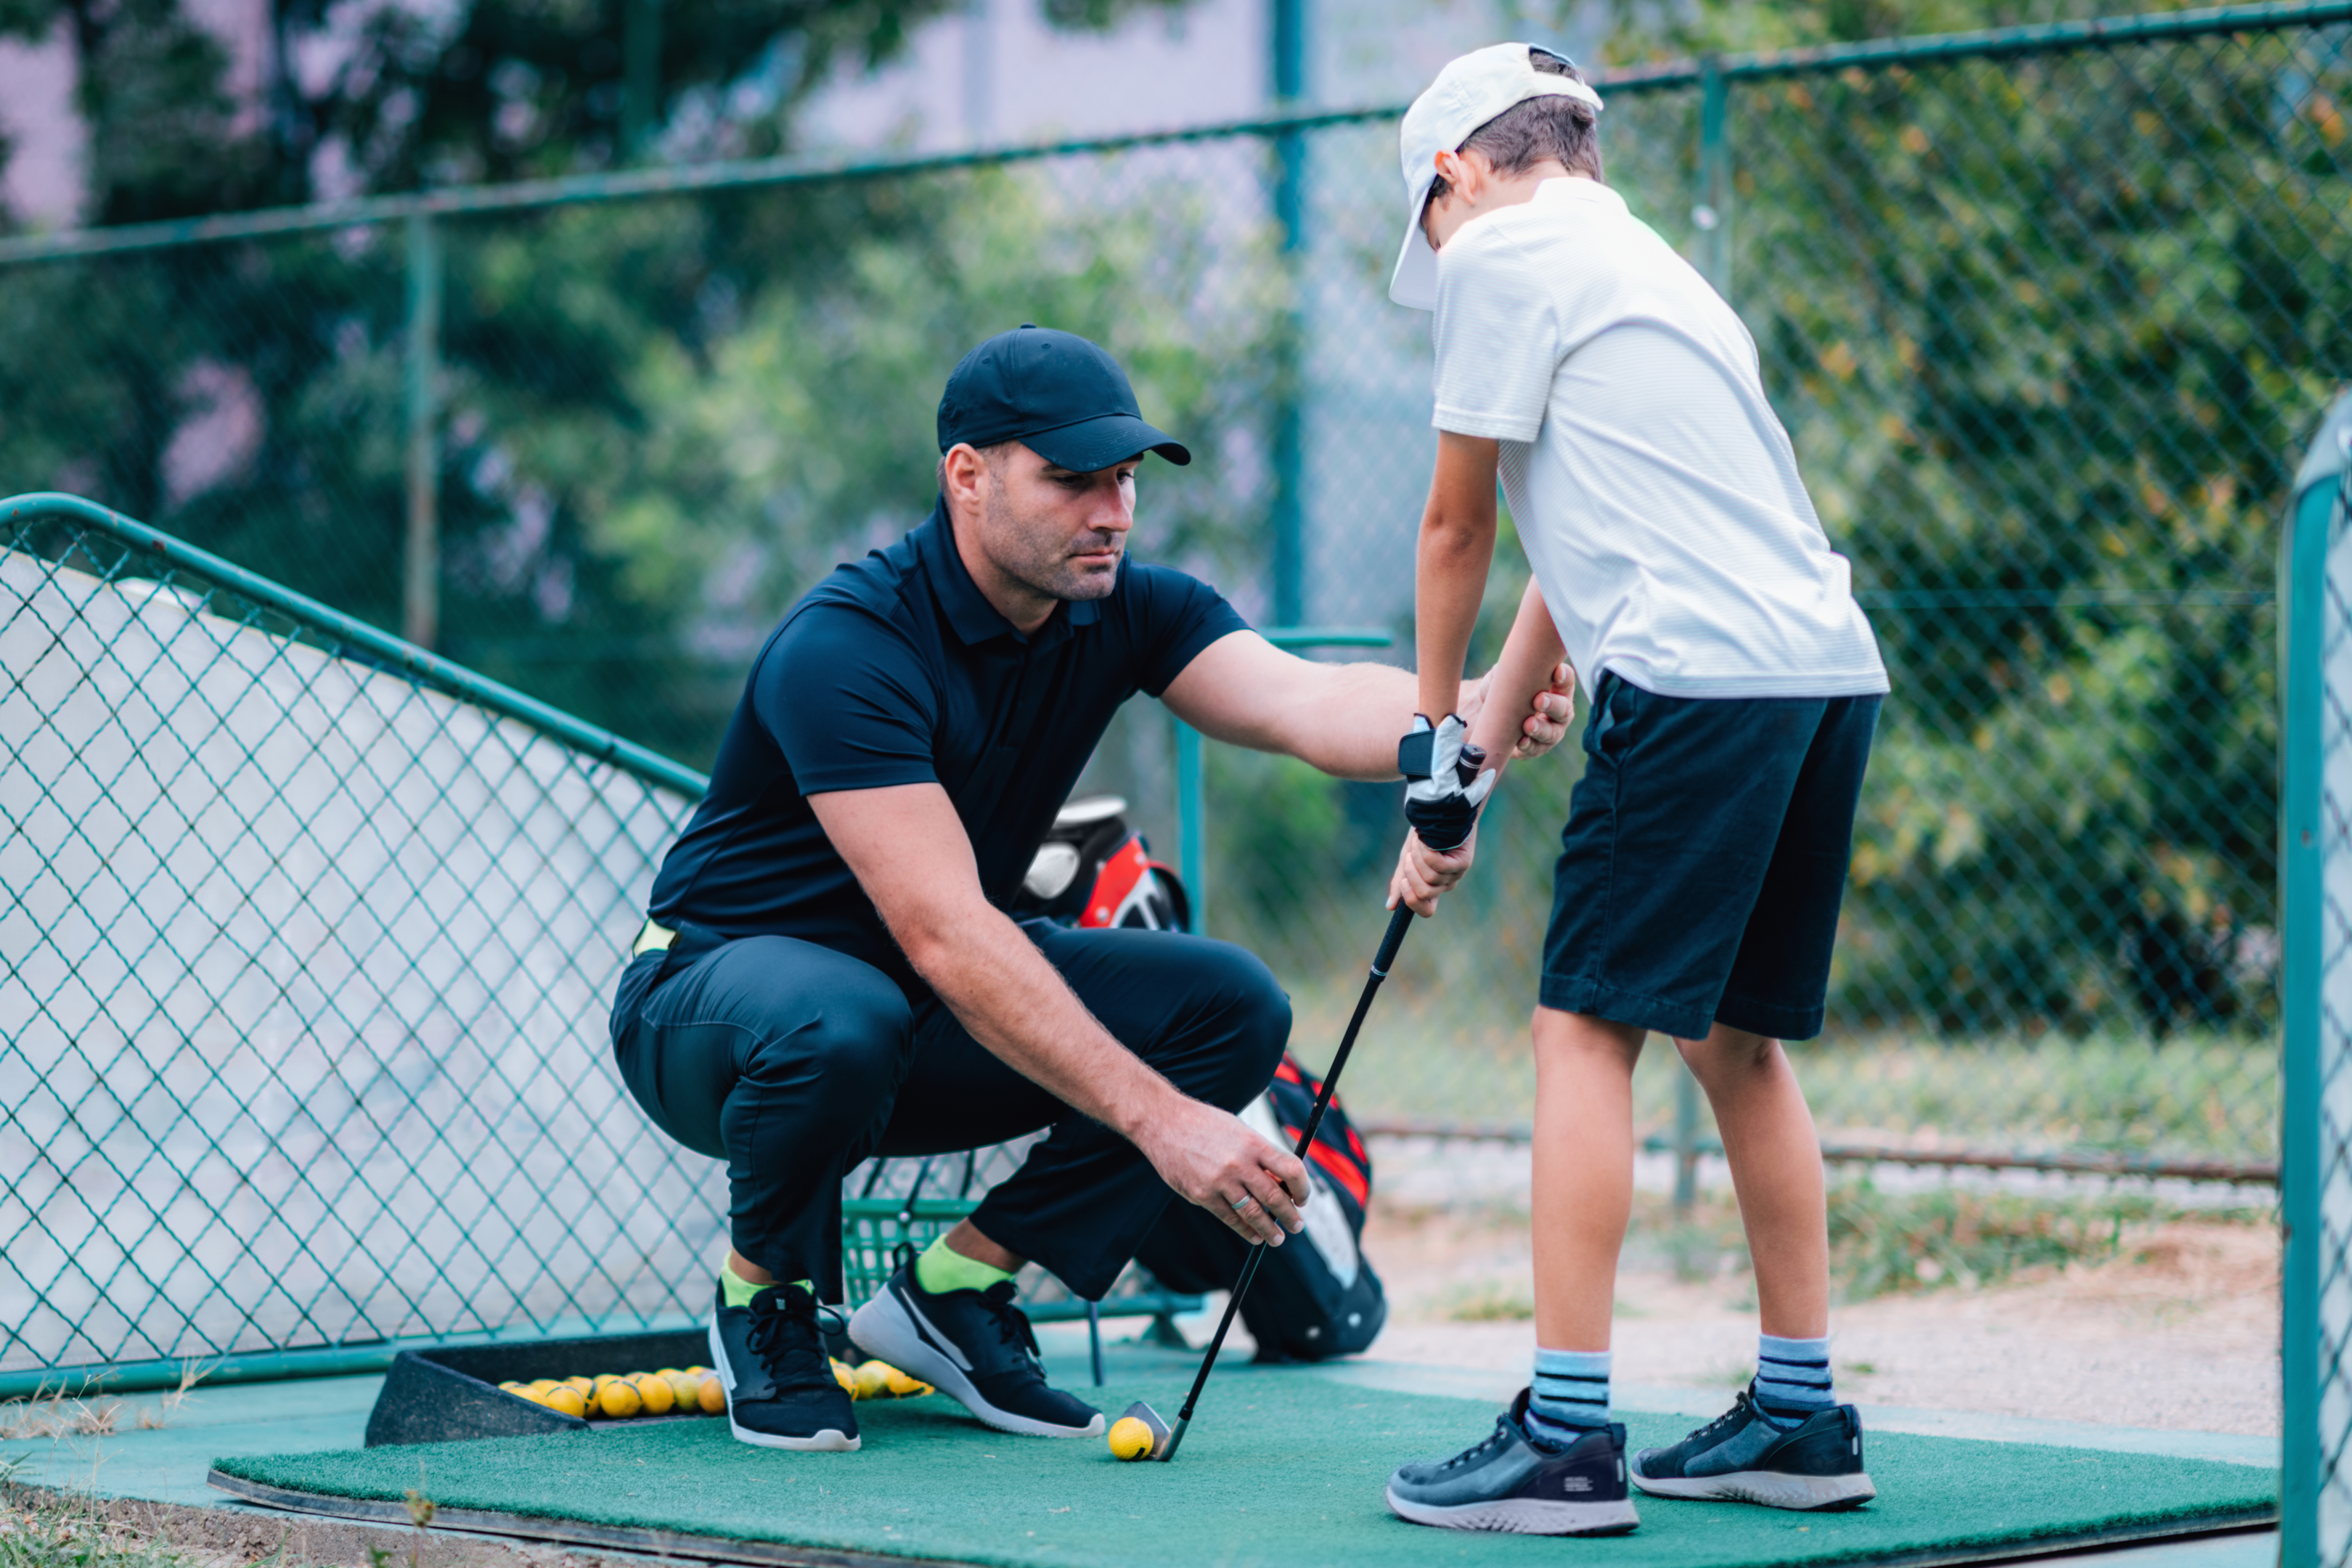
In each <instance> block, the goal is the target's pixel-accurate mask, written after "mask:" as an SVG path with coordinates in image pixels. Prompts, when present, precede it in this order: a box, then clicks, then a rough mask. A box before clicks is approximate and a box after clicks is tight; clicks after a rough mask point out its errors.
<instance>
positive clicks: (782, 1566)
mask: <svg viewBox="0 0 2352 1568" xmlns="http://www.w3.org/2000/svg"><path fill="white" fill-rule="evenodd" d="M205 1484H206V1485H208V1486H212V1487H215V1488H217V1489H220V1490H222V1491H225V1492H226V1493H228V1494H229V1496H231V1497H234V1498H238V1499H241V1500H244V1501H246V1502H251V1503H259V1504H260V1505H261V1506H263V1507H264V1508H275V1509H283V1510H286V1511H287V1512H289V1513H310V1514H317V1515H319V1516H320V1517H321V1518H325V1519H348V1520H355V1521H359V1522H361V1523H363V1524H396V1525H399V1526H401V1527H403V1528H404V1529H406V1528H411V1527H412V1526H411V1521H410V1520H409V1517H408V1505H407V1504H406V1503H404V1502H386V1501H383V1500H377V1499H372V1498H342V1497H329V1496H327V1495H326V1494H324V1493H322V1492H299V1491H292V1490H289V1489H287V1488H284V1487H273V1486H270V1485H268V1484H267V1483H265V1482H262V1481H248V1480H246V1479H243V1478H241V1477H238V1476H228V1475H223V1474H222V1473H221V1472H220V1471H218V1470H212V1471H209V1472H207V1473H206V1475H205ZM433 1523H434V1527H435V1528H436V1529H448V1530H462V1531H469V1532H471V1533H475V1534H480V1535H505V1536H513V1537H518V1538H520V1539H522V1540H525V1541H541V1542H549V1543H551V1544H553V1545H558V1546H588V1547H604V1548H606V1549H608V1550H611V1551H614V1552H641V1553H645V1554H646V1555H649V1556H655V1557H685V1558H689V1559H693V1560H696V1561H698V1562H706V1563H760V1564H762V1565H763V1568H965V1565H963V1564H960V1563H953V1562H951V1561H949V1560H947V1559H943V1558H938V1557H894V1556H891V1555H890V1554H888V1553H887V1552H845V1551H841V1550H838V1549H836V1548H834V1547H827V1546H794V1545H792V1544H789V1543H787V1542H778V1541H730V1540H727V1539H725V1538H723V1537H719V1536H715V1535H686V1534H681V1533H678V1532H677V1531H667V1530H641V1529H637V1528H635V1527H634V1526H630V1525H618V1524H588V1523H584V1522H583V1521H579V1520H572V1519H538V1518H534V1517H530V1516H528V1515H524V1514H519V1513H494V1512H492V1511H490V1510H488V1509H477V1508H436V1510H434V1513H433Z"/></svg>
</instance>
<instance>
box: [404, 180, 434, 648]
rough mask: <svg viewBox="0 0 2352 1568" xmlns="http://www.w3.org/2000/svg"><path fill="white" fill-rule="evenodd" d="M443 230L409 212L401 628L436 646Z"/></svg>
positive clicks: (419, 642)
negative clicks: (405, 515)
mask: <svg viewBox="0 0 2352 1568" xmlns="http://www.w3.org/2000/svg"><path fill="white" fill-rule="evenodd" d="M440 351H441V237H440V235H439V234H438V233H437V232H436V230H435V228H434V224H433V219H432V216H430V215H429V214H425V213H411V214H410V215H409V217H408V353H407V366H406V370H407V394H408V395H407V404H408V527H407V532H406V540H405V545H404V551H403V563H402V572H401V595H400V635H401V636H403V637H406V638H407V639H408V640H409V641H410V642H413V643H415V645H416V646H417V647H432V646H433V643H434V639H435V638H436V637H437V636H439V634H440V629H441V514H440V483H441V460H440V449H439V442H438V441H437V439H436V430H435V426H436V422H437V420H438V417H439V407H438V405H439V400H440V386H439V382H440V379H441V363H440V362H441V352H440Z"/></svg>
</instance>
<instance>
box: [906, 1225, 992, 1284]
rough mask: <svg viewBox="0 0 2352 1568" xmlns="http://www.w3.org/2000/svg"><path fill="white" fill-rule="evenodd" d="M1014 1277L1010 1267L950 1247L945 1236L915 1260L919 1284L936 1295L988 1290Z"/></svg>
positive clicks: (917, 1282) (916, 1278)
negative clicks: (970, 1256)
mask: <svg viewBox="0 0 2352 1568" xmlns="http://www.w3.org/2000/svg"><path fill="white" fill-rule="evenodd" d="M1012 1278H1013V1271H1012V1270H1011V1269H1009V1268H996V1267H994V1266H992V1265H991V1264H986V1263H982V1262H981V1261H980V1260H979V1259H978V1258H966V1257H965V1256H964V1255H963V1254H962V1253H961V1252H958V1251H956V1250H955V1249H954V1248H953V1247H950V1246H949V1245H948V1238H947V1237H944V1236H943V1237H940V1238H939V1239H938V1240H937V1241H934V1242H932V1243H931V1244H930V1246H929V1247H925V1248H923V1255H922V1256H921V1257H920V1258H916V1259H915V1283H916V1284H918V1285H920V1286H921V1287H922V1288H923V1289H925V1290H927V1291H929V1293H930V1294H932V1295H934V1296H936V1295H938V1294H940V1292H941V1291H943V1290H985V1289H988V1288H989V1287H990V1286H991V1285H993V1284H995V1283H996V1282H997V1281H998V1280H999V1279H1012Z"/></svg>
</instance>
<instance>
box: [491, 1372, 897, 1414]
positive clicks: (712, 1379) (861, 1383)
mask: <svg viewBox="0 0 2352 1568" xmlns="http://www.w3.org/2000/svg"><path fill="white" fill-rule="evenodd" d="M833 1376H834V1381H835V1382H836V1383H838V1384H841V1387H842V1391H843V1392H844V1393H845V1394H848V1395H849V1396H850V1397H851V1398H852V1399H912V1398H916V1397H919V1396H920V1395H922V1394H929V1393H930V1392H931V1385H930V1384H928V1383H920V1382H918V1381H917V1380H915V1379H914V1378H911V1377H909V1376H908V1375H907V1374H906V1373H903V1372H900V1371H899V1370H898V1368H897V1367H895V1366H889V1365H887V1364H885V1363H882V1362H878V1361H869V1362H866V1363H865V1364H863V1365H861V1366H855V1367H853V1366H851V1365H850V1364H849V1363H847V1362H845V1361H842V1360H840V1359H838V1358H837V1357H836V1358H834V1359H833ZM499 1387H500V1388H502V1389H504V1390H505V1391H506V1392H507V1393H509V1394H513V1395H514V1396H515V1397H516V1398H518V1399H528V1400H530V1402H531V1403H532V1404H534V1405H546V1406H547V1407H548V1408H549V1409H550V1410H557V1411H561V1412H562V1413H563V1414H564V1415H573V1416H578V1417H579V1418H581V1419H583V1420H587V1421H595V1420H608V1421H625V1420H628V1419H629V1418H630V1417H632V1416H635V1415H670V1414H672V1413H673V1412H674V1413H676V1414H677V1415H695V1414H697V1413H699V1414H701V1415H724V1414H725V1413H726V1410H727V1388H726V1385H725V1384H722V1383H721V1382H720V1381H719V1374H718V1373H715V1372H713V1371H711V1370H710V1369H709V1367H707V1366H689V1367H685V1368H678V1367H667V1366H666V1367H663V1368H662V1369H661V1370H659V1371H658V1372H630V1373H614V1372H607V1373H598V1374H597V1375H596V1376H594V1377H582V1376H577V1375H574V1376H572V1377H561V1378H558V1377H541V1378H535V1379H533V1380H532V1381H530V1382H529V1383H520V1382H509V1383H501V1384H499Z"/></svg>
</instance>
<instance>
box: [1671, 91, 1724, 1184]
mask: <svg viewBox="0 0 2352 1568" xmlns="http://www.w3.org/2000/svg"><path fill="white" fill-rule="evenodd" d="M1698 72H1699V76H1698V81H1699V100H1698V200H1697V201H1696V202H1694V203H1693V204H1692V205H1691V226H1692V227H1693V228H1694V229H1696V238H1695V239H1694V241H1693V245H1692V248H1693V249H1694V250H1695V251H1696V255H1695V256H1694V257H1693V258H1692V260H1693V261H1694V262H1695V263H1696V266H1697V268H1698V269H1699V273H1700V275H1701V276H1703V277H1704V278H1706V280H1707V281H1708V282H1709V283H1711V284H1713V285H1714V286H1715V291H1716V292H1717V293H1718V294H1720V295H1722V296H1723V297H1724V298H1725V299H1726V300H1728V299H1730V298H1731V146H1730V141H1729V138H1728V136H1727V133H1726V132H1725V129H1724V119H1725V115H1724V101H1723V93H1724V82H1723V60H1722V58H1721V57H1719V56H1717V55H1709V56H1707V57H1706V58H1705V59H1703V60H1701V61H1700V62H1699V68H1698ZM1697 1201H1698V1080H1697V1079H1695V1078H1693V1077H1691V1073H1690V1069H1689V1068H1687V1067H1685V1068H1682V1070H1681V1071H1679V1072H1677V1073H1676V1074H1675V1214H1677V1215H1686V1214H1688V1213H1690V1211H1691V1205H1694V1204H1696V1202H1697Z"/></svg>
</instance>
